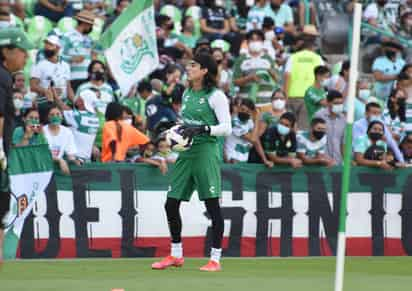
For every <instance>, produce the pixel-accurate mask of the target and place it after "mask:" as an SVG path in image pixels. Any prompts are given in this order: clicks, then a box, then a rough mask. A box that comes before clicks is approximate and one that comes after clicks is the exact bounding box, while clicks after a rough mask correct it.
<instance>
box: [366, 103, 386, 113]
mask: <svg viewBox="0 0 412 291" xmlns="http://www.w3.org/2000/svg"><path fill="white" fill-rule="evenodd" d="M371 108H379V109H381V110H382V108H381V106H380V105H379V104H378V103H376V102H369V103H368V104H366V107H365V111H366V112H368V111H369V110H370V109H371Z"/></svg>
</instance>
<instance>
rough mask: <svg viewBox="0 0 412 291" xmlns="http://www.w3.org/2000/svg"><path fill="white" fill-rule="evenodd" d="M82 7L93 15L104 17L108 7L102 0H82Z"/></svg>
mask: <svg viewBox="0 0 412 291" xmlns="http://www.w3.org/2000/svg"><path fill="white" fill-rule="evenodd" d="M82 2H83V9H84V10H88V11H90V12H92V13H93V14H94V15H96V16H98V17H100V18H102V19H105V16H106V14H107V12H106V9H107V7H108V5H107V2H105V1H104V0H83V1H82Z"/></svg>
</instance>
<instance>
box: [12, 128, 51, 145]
mask: <svg viewBox="0 0 412 291" xmlns="http://www.w3.org/2000/svg"><path fill="white" fill-rule="evenodd" d="M23 136H24V128H23V127H22V126H20V127H17V128H16V129H15V130H14V131H13V138H12V144H13V145H18V144H20V143H22V141H23ZM41 144H47V139H46V137H45V136H44V134H43V133H39V134H33V136H32V137H31V138H30V140H29V144H28V145H41Z"/></svg>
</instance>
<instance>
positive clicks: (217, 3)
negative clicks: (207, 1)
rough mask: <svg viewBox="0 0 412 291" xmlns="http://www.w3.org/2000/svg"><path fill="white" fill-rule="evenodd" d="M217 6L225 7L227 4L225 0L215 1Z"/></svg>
mask: <svg viewBox="0 0 412 291" xmlns="http://www.w3.org/2000/svg"><path fill="white" fill-rule="evenodd" d="M215 5H216V6H218V7H223V6H224V5H225V3H224V1H223V0H215Z"/></svg>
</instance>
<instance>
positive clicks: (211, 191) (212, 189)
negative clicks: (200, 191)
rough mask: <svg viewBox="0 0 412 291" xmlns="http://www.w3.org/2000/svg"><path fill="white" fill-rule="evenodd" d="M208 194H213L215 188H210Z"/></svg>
mask: <svg viewBox="0 0 412 291" xmlns="http://www.w3.org/2000/svg"><path fill="white" fill-rule="evenodd" d="M209 192H210V193H212V194H215V186H210V188H209Z"/></svg>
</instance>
